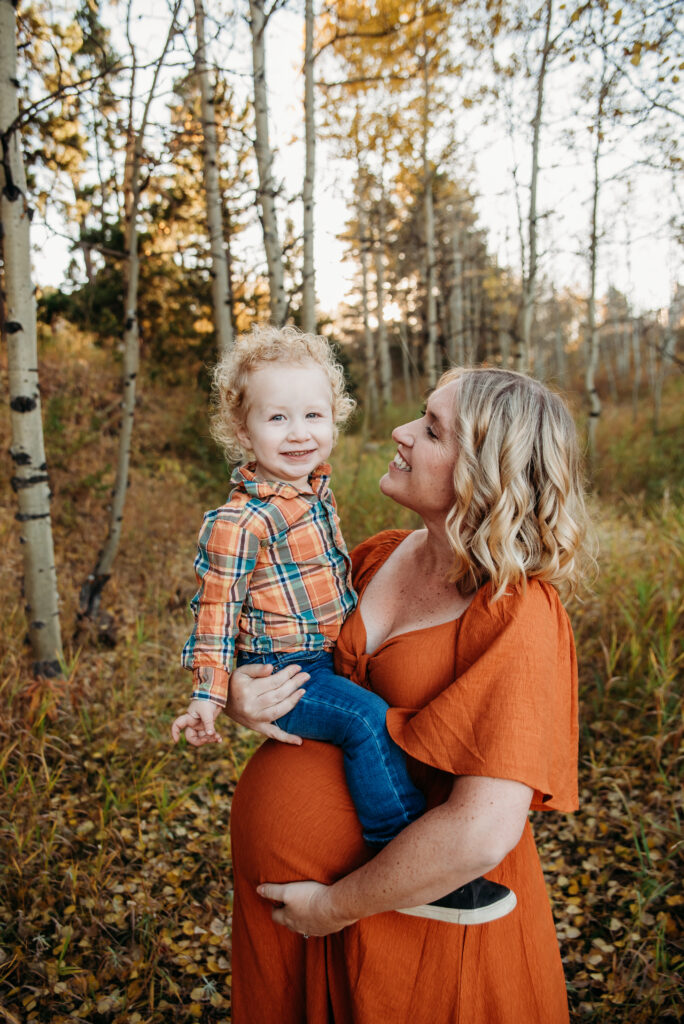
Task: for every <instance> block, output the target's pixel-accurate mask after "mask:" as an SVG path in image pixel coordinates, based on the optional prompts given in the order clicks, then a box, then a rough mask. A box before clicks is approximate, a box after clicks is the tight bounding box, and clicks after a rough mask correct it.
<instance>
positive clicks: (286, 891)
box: [257, 882, 354, 939]
mask: <svg viewBox="0 0 684 1024" xmlns="http://www.w3.org/2000/svg"><path fill="white" fill-rule="evenodd" d="M329 889H330V887H329V886H327V885H321V883H320V882H287V883H285V884H284V885H279V884H276V883H275V882H265V883H264V884H263V885H259V886H257V892H258V893H259V895H260V896H263V897H264V899H267V900H271V902H272V903H274V904H275V905H274V907H273V910H272V912H271V917H272V918H273V920H274V921H275V922H276V924H283V925H285V927H286V928H289V929H290V931H292V932H298V933H299V934H300V935H303V936H304V938H305V939H308V938H309V936H310V935H318V936H321V935H332V933H333V932H339V931H341V930H342V929H343V928H346V927H347V925H349V924H353V923H354V921H353V920H351V919H350V920H342V919H341V918H340V917H339V916H337V915H336V913H335V912H334V910H333V907H332V901H331V900H330V899H329V895H328V894H329Z"/></svg>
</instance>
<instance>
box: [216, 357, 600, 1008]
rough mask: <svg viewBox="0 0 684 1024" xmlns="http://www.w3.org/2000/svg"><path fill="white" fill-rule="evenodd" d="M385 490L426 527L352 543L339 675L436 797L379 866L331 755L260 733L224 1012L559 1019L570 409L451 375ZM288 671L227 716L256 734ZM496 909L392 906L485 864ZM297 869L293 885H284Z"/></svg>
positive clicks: (566, 781) (575, 547)
mask: <svg viewBox="0 0 684 1024" xmlns="http://www.w3.org/2000/svg"><path fill="white" fill-rule="evenodd" d="M392 436H393V438H394V440H395V442H396V444H397V454H396V455H395V457H394V460H393V462H392V463H391V464H390V466H389V469H388V472H387V474H386V475H385V476H384V477H383V478H382V480H381V483H380V489H381V490H382V492H383V493H384V494H385V495H387V496H388V497H390V498H392V499H393V500H394V501H397V502H398V503H399V504H401V505H404V506H405V507H408V508H411V509H414V510H415V511H416V512H418V513H419V514H420V516H421V518H422V520H423V524H424V527H423V529H421V530H417V531H415V532H412V533H407V532H401V531H387V532H385V533H383V534H380V535H378V536H377V537H373V538H371V539H370V540H369V541H366V542H365V543H364V544H362V545H360V547H359V548H357V549H356V551H355V552H354V555H353V561H354V570H355V586H356V589H357V592H358V594H359V605H358V607H357V609H356V611H355V612H354V613H353V614H352V615H351V616H350V617H349V618H348V619H347V621H346V623H345V625H344V627H343V630H342V633H341V635H340V638H339V641H338V646H337V653H336V665H337V669H338V671H340V672H341V673H342V674H344V675H347V676H349V677H350V678H352V679H353V680H355V681H356V682H358V683H359V684H360V685H363V686H368V687H369V688H371V689H372V690H374V691H376V692H378V693H379V694H380V695H381V696H382V697H383V698H384V699H385V700H386V701H387V702H388V703H389V704H390V705H391V707H392V710H391V711H390V712H389V713H388V727H389V730H390V732H391V734H392V736H393V737H394V739H395V740H396V741H397V743H398V744H399V745H400V746H401V747H402V748H403V749H404V750H405V751H406V753H407V754H408V755H409V759H410V760H409V763H410V766H411V770H412V772H413V774H414V777H415V779H416V781H417V782H418V784H419V785H420V786H421V788H422V789H423V790H424V791H425V793H426V795H427V797H428V810H427V811H426V813H425V814H424V815H423V817H421V818H420V819H419V820H418V821H416V822H414V823H413V824H412V825H410V826H408V827H407V828H406V829H405V830H404V831H403V832H402V833H401V834H400V835H399V836H398V837H397V838H396V839H394V840H393V841H392V842H391V843H390V844H389V845H388V846H387V847H386V848H385V849H384V850H383V851H382V852H381V853H379V854H378V855H377V856H375V857H372V858H370V859H369V851H368V850H367V848H366V847H365V845H364V843H363V840H362V838H361V833H360V830H359V825H358V822H357V819H356V814H355V812H354V809H353V805H352V803H351V801H350V798H349V795H348V792H347V789H346V786H345V782H344V775H343V769H342V761H341V755H340V752H339V750H338V749H337V748H335V747H331V746H328V745H325V744H317V743H314V742H305V743H304V744H303V746H301V747H294V746H287V745H285V744H282V743H273V742H270V743H266V744H264V745H263V746H262V747H261V748H260V749H259V750H258V751H257V752H256V754H255V755H254V756H253V757H252V759H251V761H250V763H249V764H248V766H247V768H246V769H245V772H244V773H243V776H242V778H241V780H240V783H239V785H238V787H237V790H236V792H235V796H234V801H233V809H232V822H231V830H232V838H233V865H234V875H235V908H234V920H233V958H234V962H233V1007H234V1008H233V1022H234V1024H276V1022H278V1024H295V1022H302V1021H307V1022H309V1024H328V1022H337V1024H351V1022H354V1024H384V1022H390V1021H391V1022H397V1024H409V1022H410V1024H428V1022H429V1024H447V1022H448V1024H454V1022H459V1024H508V1022H510V1024H542V1022H543V1024H561V1022H565V1021H567V1020H568V1010H567V1000H566V993H565V983H564V978H563V971H562V965H561V960H560V955H559V950H558V946H557V942H556V936H555V930H554V925H553V920H552V916H551V910H550V906H549V902H548V898H547V896H546V892H545V886H544V879H543V875H542V871H541V867H540V864H539V860H538V857H537V853H536V849H535V846H534V841H533V838H532V834H531V831H530V827H529V824H528V822H527V815H528V811H529V809H530V807H532V808H533V809H553V810H562V811H568V810H572V809H574V808H575V807H576V805H577V779H576V768H577V703H576V669H575V660H574V647H573V641H572V633H571V629H570V625H569V622H568V619H567V616H566V614H565V612H564V610H563V608H562V606H561V603H560V600H559V598H558V594H557V591H556V587H557V586H562V587H566V586H569V587H570V588H572V587H573V586H574V585H575V584H576V582H577V579H578V575H579V556H580V554H581V551H582V538H583V533H584V530H583V520H584V506H583V500H582V493H581V487H580V480H579V460H578V456H577V445H576V439H575V432H574V426H573V423H572V420H571V418H570V416H569V414H568V412H567V410H566V409H565V406H564V405H563V403H562V402H561V400H560V399H559V398H558V397H557V396H555V395H553V394H552V393H550V392H549V391H548V390H547V389H546V388H545V387H543V385H541V384H539V383H538V382H536V381H534V380H531V379H529V378H527V377H524V376H522V375H519V374H515V373H512V372H508V371H503V370H492V369H486V368H485V369H473V370H455V371H451V372H449V373H447V374H445V376H444V377H443V378H442V379H441V381H440V382H439V385H438V387H437V389H436V391H435V392H434V393H433V394H432V396H431V397H430V399H429V401H428V405H427V409H426V412H425V414H424V415H423V416H422V417H421V418H420V419H418V420H415V421H413V422H412V423H408V424H405V425H404V426H402V427H399V428H397V429H396V430H395V431H394V433H393V435H392ZM301 681H302V679H301V675H297V674H296V673H295V674H293V670H284V671H283V672H281V673H279V674H278V675H277V676H272V677H270V679H267V678H261V679H259V680H258V681H257V680H255V678H250V679H248V678H246V676H245V674H244V673H241V672H236V673H234V675H233V677H232V680H231V701H230V704H229V711H230V713H231V715H232V717H234V718H235V719H236V720H237V721H239V722H242V723H244V724H247V725H249V726H251V727H252V728H255V729H260V730H261V731H262V732H265V733H266V734H268V732H269V723H270V722H272V721H273V720H274V719H276V718H278V717H279V716H280V715H282V714H284V713H285V712H286V711H287V710H288V709H289V708H290V707H291V706H292V705H293V704H294V703H295V702H296V699H297V696H298V690H299V686H300V684H301ZM485 873H486V874H487V875H488V877H489V878H491V879H492V880H494V881H496V882H499V883H501V884H503V885H506V886H508V887H509V888H511V889H512V890H513V891H514V892H515V893H516V895H517V898H518V907H517V908H516V910H515V911H513V912H512V913H511V914H509V915H508V916H507V917H504V918H502V919H501V920H498V921H495V922H492V923H491V924H485V925H481V926H477V927H460V926H457V925H452V924H449V925H445V924H441V923H439V922H434V921H426V920H424V919H419V918H413V917H407V916H405V915H402V914H398V913H394V912H393V911H396V910H398V909H400V908H403V907H410V906H413V905H415V904H418V903H424V902H429V901H431V900H434V899H436V898H438V897H440V896H441V895H443V894H444V893H445V892H447V891H449V890H450V889H454V888H456V887H457V886H460V885H462V884H464V883H465V882H467V881H469V880H470V879H472V878H474V877H475V876H477V875H482V874H485ZM298 880H300V881H298Z"/></svg>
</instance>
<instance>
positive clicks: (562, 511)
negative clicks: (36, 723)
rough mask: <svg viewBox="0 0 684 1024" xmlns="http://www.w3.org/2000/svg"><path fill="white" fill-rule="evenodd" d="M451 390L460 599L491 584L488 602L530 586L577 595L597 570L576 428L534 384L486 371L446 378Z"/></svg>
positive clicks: (452, 516) (452, 521) (452, 528)
mask: <svg viewBox="0 0 684 1024" xmlns="http://www.w3.org/2000/svg"><path fill="white" fill-rule="evenodd" d="M452 381H456V382H457V387H456V389H455V397H454V410H453V412H454V428H455V436H456V444H457V456H456V465H455V467H454V488H455V492H456V501H455V504H454V506H453V508H452V509H451V512H450V513H449V515H448V517H447V532H448V536H449V542H450V544H451V547H452V549H453V551H454V554H455V557H456V569H455V571H454V576H453V578H454V581H455V582H457V583H458V584H459V586H460V588H461V590H462V591H463V592H464V593H473V592H474V591H475V590H477V589H478V588H479V587H480V586H482V584H483V583H486V582H490V583H491V588H492V597H493V600H497V599H498V598H500V597H502V596H503V594H504V593H505V592H506V589H507V588H508V587H509V586H516V585H518V584H522V585H523V586H524V585H525V582H526V580H527V579H537V580H543V581H545V582H548V583H552V584H553V585H554V586H556V587H558V588H559V589H560V590H561V591H563V592H564V593H565V594H566V595H567V594H572V593H574V592H575V591H576V590H577V587H578V584H579V582H580V580H581V578H582V576H583V575H584V572H585V569H586V567H587V563H590V564H593V563H594V556H593V549H594V540H593V533H592V531H591V529H590V524H589V519H588V515H587V512H586V507H585V502H584V491H583V480H582V466H581V458H580V453H579V446H578V442H577V433H576V430H575V424H574V421H573V419H572V416H571V415H570V412H569V411H568V409H567V407H566V405H565V403H564V401H563V399H562V398H561V397H560V396H559V395H557V394H555V393H554V392H552V391H550V390H549V388H547V387H546V386H545V385H543V384H541V383H540V382H539V381H537V380H534V379H532V378H531V377H527V376H525V375H524V374H521V373H516V372H514V371H512V370H504V369H495V368H489V367H475V368H467V369H466V368H458V369H453V370H449V371H447V372H446V373H445V374H444V375H443V376H442V378H441V379H440V381H439V383H438V385H437V387H438V388H439V387H442V386H443V385H445V384H449V383H451V382H452Z"/></svg>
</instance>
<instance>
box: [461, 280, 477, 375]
mask: <svg viewBox="0 0 684 1024" xmlns="http://www.w3.org/2000/svg"><path fill="white" fill-rule="evenodd" d="M472 275H473V271H472V270H471V268H470V267H469V266H467V265H466V266H465V267H464V274H463V347H464V351H465V363H466V365H467V366H472V364H473V363H474V361H475V353H474V344H473V282H472Z"/></svg>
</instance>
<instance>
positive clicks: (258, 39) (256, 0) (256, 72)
mask: <svg viewBox="0 0 684 1024" xmlns="http://www.w3.org/2000/svg"><path fill="white" fill-rule="evenodd" d="M275 6H277V5H274V7H273V8H271V12H270V13H272V11H273V10H274V9H275ZM264 7H265V5H264V0H249V27H250V31H251V36H252V67H253V79H254V152H255V155H256V161H257V168H258V171H259V188H258V193H257V194H258V200H259V215H260V218H261V226H262V230H263V236H264V248H265V250H266V263H267V266H268V283H269V290H270V299H271V320H272V322H273V323H274V324H283V323H284V322H285V318H286V316H287V298H286V296H285V271H284V267H283V252H282V247H281V243H280V234H279V232H278V217H277V212H276V203H275V197H276V186H275V181H274V178H273V152H272V150H271V143H270V141H269V128H268V94H267V90H266V26H267V24H268V17H267V16H266V13H265V9H264Z"/></svg>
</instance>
